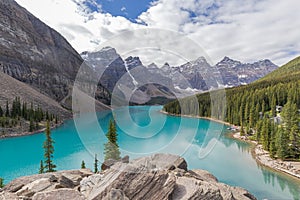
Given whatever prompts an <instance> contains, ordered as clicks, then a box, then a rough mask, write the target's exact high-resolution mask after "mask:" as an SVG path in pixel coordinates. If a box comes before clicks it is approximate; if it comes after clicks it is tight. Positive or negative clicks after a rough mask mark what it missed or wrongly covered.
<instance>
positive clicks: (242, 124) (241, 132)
mask: <svg viewBox="0 0 300 200" xmlns="http://www.w3.org/2000/svg"><path fill="white" fill-rule="evenodd" d="M240 135H241V136H244V135H245V130H244V122H243V121H242V122H241V131H240Z"/></svg>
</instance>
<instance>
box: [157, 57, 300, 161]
mask: <svg viewBox="0 0 300 200" xmlns="http://www.w3.org/2000/svg"><path fill="white" fill-rule="evenodd" d="M225 91H226V105H223V104H222V103H216V102H212V101H216V100H217V101H220V102H221V101H223V100H222V98H221V97H220V98H211V95H214V93H216V94H217V93H218V91H216V92H211V93H203V94H199V95H197V100H198V102H199V109H197V108H195V105H197V104H195V103H194V102H192V101H193V100H194V99H195V98H194V99H193V98H191V97H189V98H185V99H182V100H177V101H174V102H171V103H168V104H166V105H165V106H164V108H163V109H164V111H166V112H169V113H172V114H189V115H199V116H201V117H213V118H217V119H222V120H224V121H226V122H229V123H231V124H234V125H238V126H240V127H241V130H240V132H241V135H243V134H246V135H249V136H250V137H251V138H252V139H254V140H257V141H258V142H259V143H261V144H262V145H263V147H264V149H265V150H268V151H270V154H271V156H272V157H277V158H282V159H300V130H299V125H300V118H299V117H300V115H299V109H300V57H298V58H296V59H295V60H293V61H291V62H289V63H287V64H286V65H284V66H282V67H280V68H279V69H278V70H275V71H274V72H272V73H270V74H269V75H267V76H266V77H264V78H263V79H260V80H258V81H256V82H254V83H252V84H249V85H247V86H241V87H237V88H231V89H226V90H225ZM224 102H225V101H224ZM180 105H181V106H180ZM212 105H217V107H216V106H212ZM212 107H214V108H212ZM213 109H215V110H218V111H217V112H216V111H215V110H213ZM181 110H184V112H185V113H181ZM197 110H198V112H197Z"/></svg>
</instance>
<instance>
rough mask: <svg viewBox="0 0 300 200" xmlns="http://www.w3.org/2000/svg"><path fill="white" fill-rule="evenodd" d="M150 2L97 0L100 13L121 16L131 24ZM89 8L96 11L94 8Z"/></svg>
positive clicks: (142, 0) (148, 0) (144, 0)
mask: <svg viewBox="0 0 300 200" xmlns="http://www.w3.org/2000/svg"><path fill="white" fill-rule="evenodd" d="M87 2H88V1H87ZM151 2H152V1H151V0H97V3H98V4H99V5H101V7H102V12H104V13H110V14H111V15H113V16H123V17H125V18H127V19H129V20H130V21H132V22H135V19H136V18H137V17H138V16H139V15H140V14H141V13H142V12H145V11H146V10H147V9H148V8H149V6H150V3H151ZM90 8H91V9H92V10H98V9H96V8H95V7H94V6H90Z"/></svg>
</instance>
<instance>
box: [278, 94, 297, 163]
mask: <svg viewBox="0 0 300 200" xmlns="http://www.w3.org/2000/svg"><path fill="white" fill-rule="evenodd" d="M282 117H283V122H284V126H283V127H284V132H285V133H286V134H287V136H288V154H289V156H290V157H292V158H295V157H299V156H300V142H299V140H300V137H299V132H300V131H299V126H298V123H299V122H298V118H299V114H298V109H297V105H296V104H295V103H292V101H291V97H290V96H289V99H288V102H287V103H286V104H285V105H284V107H283V109H282Z"/></svg>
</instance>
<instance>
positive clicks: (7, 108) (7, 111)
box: [5, 101, 9, 117]
mask: <svg viewBox="0 0 300 200" xmlns="http://www.w3.org/2000/svg"><path fill="white" fill-rule="evenodd" d="M5 117H9V107H8V101H6V110H5Z"/></svg>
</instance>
